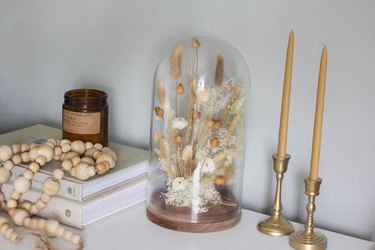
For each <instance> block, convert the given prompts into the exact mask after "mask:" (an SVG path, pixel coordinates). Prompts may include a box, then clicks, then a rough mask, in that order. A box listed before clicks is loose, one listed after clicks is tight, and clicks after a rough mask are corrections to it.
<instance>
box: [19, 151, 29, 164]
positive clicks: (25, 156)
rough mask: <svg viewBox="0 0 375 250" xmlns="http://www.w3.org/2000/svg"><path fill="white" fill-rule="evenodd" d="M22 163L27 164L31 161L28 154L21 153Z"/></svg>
mask: <svg viewBox="0 0 375 250" xmlns="http://www.w3.org/2000/svg"><path fill="white" fill-rule="evenodd" d="M21 158H22V162H29V161H30V160H31V158H30V153H29V152H23V153H22V154H21Z"/></svg>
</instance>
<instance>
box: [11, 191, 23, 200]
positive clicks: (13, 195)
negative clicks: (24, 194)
mask: <svg viewBox="0 0 375 250" xmlns="http://www.w3.org/2000/svg"><path fill="white" fill-rule="evenodd" d="M20 197H21V193H20V192H17V191H16V190H12V192H10V198H11V199H13V200H19V199H20Z"/></svg>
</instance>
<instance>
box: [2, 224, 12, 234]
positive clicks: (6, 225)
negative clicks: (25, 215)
mask: <svg viewBox="0 0 375 250" xmlns="http://www.w3.org/2000/svg"><path fill="white" fill-rule="evenodd" d="M9 227H10V225H9V222H4V223H3V224H2V225H1V226H0V232H1V233H5V231H6V230H7V229H8V228H9Z"/></svg>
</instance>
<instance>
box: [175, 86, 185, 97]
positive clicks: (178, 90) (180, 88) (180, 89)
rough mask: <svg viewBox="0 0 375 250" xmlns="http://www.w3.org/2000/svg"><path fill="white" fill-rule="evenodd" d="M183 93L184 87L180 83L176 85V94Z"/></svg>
mask: <svg viewBox="0 0 375 250" xmlns="http://www.w3.org/2000/svg"><path fill="white" fill-rule="evenodd" d="M184 92H185V88H184V85H183V84H182V83H180V84H178V86H177V88H176V93H177V94H179V95H182V94H183V93H184Z"/></svg>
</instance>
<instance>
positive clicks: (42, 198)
mask: <svg viewBox="0 0 375 250" xmlns="http://www.w3.org/2000/svg"><path fill="white" fill-rule="evenodd" d="M51 198H52V197H51V195H49V194H46V193H43V194H42V196H41V197H40V199H41V200H42V201H43V202H45V203H47V202H49V201H50V200H51Z"/></svg>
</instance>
